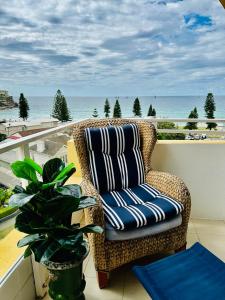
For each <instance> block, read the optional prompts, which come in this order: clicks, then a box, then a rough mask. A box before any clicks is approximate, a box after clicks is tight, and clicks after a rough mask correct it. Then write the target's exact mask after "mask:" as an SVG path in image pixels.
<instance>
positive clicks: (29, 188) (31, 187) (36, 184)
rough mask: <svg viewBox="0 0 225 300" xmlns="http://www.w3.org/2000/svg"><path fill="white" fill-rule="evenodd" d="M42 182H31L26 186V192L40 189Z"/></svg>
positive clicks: (36, 191)
mask: <svg viewBox="0 0 225 300" xmlns="http://www.w3.org/2000/svg"><path fill="white" fill-rule="evenodd" d="M42 185H43V183H42V182H31V183H30V184H28V186H27V187H26V192H27V193H28V194H36V193H38V192H39V191H40V190H41V187H42Z"/></svg>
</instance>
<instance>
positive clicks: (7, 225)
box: [0, 208, 19, 240]
mask: <svg viewBox="0 0 225 300" xmlns="http://www.w3.org/2000/svg"><path fill="white" fill-rule="evenodd" d="M3 210H4V209H3ZM1 212H2V211H1ZM3 213H4V216H3V217H0V240H1V239H3V238H4V237H5V236H6V235H7V234H8V233H9V232H10V231H11V230H12V229H13V228H14V224H15V218H16V216H17V215H18V214H19V210H18V209H17V208H10V209H9V210H8V211H3V212H2V215H3Z"/></svg>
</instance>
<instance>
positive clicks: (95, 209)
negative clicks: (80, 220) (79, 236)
mask: <svg viewBox="0 0 225 300" xmlns="http://www.w3.org/2000/svg"><path fill="white" fill-rule="evenodd" d="M80 186H81V189H82V192H83V194H84V195H87V196H91V197H94V198H95V199H96V205H94V206H92V207H89V208H86V209H85V210H84V212H85V221H86V223H88V224H92V223H93V224H95V225H99V226H102V227H104V225H105V220H104V214H103V207H102V203H101V199H100V196H99V193H98V191H97V190H96V188H95V187H94V186H93V184H92V183H91V181H89V180H87V179H85V180H83V181H82V182H81V184H80Z"/></svg>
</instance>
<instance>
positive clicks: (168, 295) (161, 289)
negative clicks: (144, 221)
mask: <svg viewBox="0 0 225 300" xmlns="http://www.w3.org/2000/svg"><path fill="white" fill-rule="evenodd" d="M224 251H225V249H224ZM133 272H134V273H135V274H136V276H137V278H138V279H139V280H140V282H141V283H142V285H143V286H144V287H145V289H146V290H147V292H148V294H149V295H150V296H151V297H152V299H153V300H199V299H200V300H212V299H213V300H224V299H225V264H224V263H223V262H222V261H221V260H220V259H219V258H217V257H216V256H215V255H213V254H212V253H211V252H209V251H208V250H207V249H206V248H204V247H203V246H202V245H201V244H199V243H196V244H194V245H193V246H192V247H191V248H190V249H188V250H186V251H182V252H179V253H177V254H174V255H171V256H169V257H166V258H163V259H161V260H159V261H157V262H154V263H151V264H149V265H146V266H135V267H133Z"/></svg>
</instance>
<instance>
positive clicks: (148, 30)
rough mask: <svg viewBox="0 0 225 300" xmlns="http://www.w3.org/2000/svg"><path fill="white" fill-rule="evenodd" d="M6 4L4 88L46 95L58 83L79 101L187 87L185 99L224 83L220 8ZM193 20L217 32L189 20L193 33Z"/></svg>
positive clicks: (1, 11) (0, 56)
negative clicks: (78, 96)
mask: <svg viewBox="0 0 225 300" xmlns="http://www.w3.org/2000/svg"><path fill="white" fill-rule="evenodd" d="M1 4H2V5H1V7H2V8H0V63H1V68H2V69H3V70H4V72H3V74H2V75H1V78H0V85H1V87H2V88H4V87H5V88H8V89H11V90H12V89H13V90H14V92H18V91H19V90H20V89H25V90H26V89H28V90H30V89H31V87H35V88H34V89H33V92H34V93H35V94H38V93H40V90H39V89H38V88H37V86H38V84H39V85H40V86H42V88H43V90H42V92H41V94H43V93H45V89H46V91H47V90H48V87H52V88H54V89H57V88H58V86H57V85H59V84H60V85H62V86H64V87H66V86H68V87H69V89H70V91H71V87H72V86H74V94H79V91H82V93H83V94H85V93H86V94H91V93H94V94H108V93H111V91H112V90H113V91H115V93H116V94H120V93H126V92H129V93H130V94H136V91H137V90H141V91H143V92H142V94H149V90H151V91H152V93H153V94H158V93H161V94H162V93H163V94H167V92H169V93H174V94H176V93H178V92H179V93H180V88H181V86H182V84H183V85H184V90H183V92H184V93H185V94H191V93H196V94H197V93H198V90H197V86H198V85H197V84H196V81H197V83H198V82H199V90H207V88H208V86H209V85H210V87H213V86H215V89H216V87H217V86H218V82H221V78H222V80H224V76H223V72H224V71H223V70H224V67H225V60H224V53H223V49H224V48H225V18H224V10H223V9H222V7H221V5H220V4H219V1H211V0H205V1H199V0H184V1H175V0H167V1H154V0H149V1H147V0H139V1H136V0H121V1H119V0H110V1H109V0H98V1H95V0H85V1H82V0H79V1H78V0H76V1H75V0H64V1H59V0H58V1H57V0H49V1H44V0H41V1H32V0H30V1H28V0H27V1H22V0H13V1H6V0H2V1H1ZM189 14H196V15H199V16H205V17H209V18H210V19H211V20H212V26H202V25H201V24H198V26H196V28H191V26H190V24H194V23H193V22H194V21H193V20H191V21H190V22H192V23H189V28H188V26H187V24H185V21H184V16H187V15H189ZM12 74H13V76H12ZM133 82H135V85H134V84H133ZM224 83H225V82H224ZM192 84H193V86H194V87H195V88H194V89H193V88H192ZM90 86H91V88H90ZM112 86H113V87H114V88H113V89H112ZM129 86H130V88H127V87H129ZM187 87H188V88H187ZM223 91H224V92H225V84H224V89H223ZM215 92H216V90H215ZM220 92H221V88H220ZM65 93H66V90H65Z"/></svg>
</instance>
